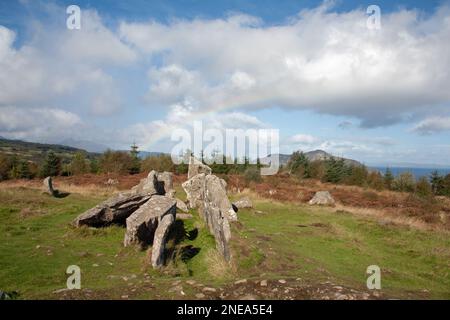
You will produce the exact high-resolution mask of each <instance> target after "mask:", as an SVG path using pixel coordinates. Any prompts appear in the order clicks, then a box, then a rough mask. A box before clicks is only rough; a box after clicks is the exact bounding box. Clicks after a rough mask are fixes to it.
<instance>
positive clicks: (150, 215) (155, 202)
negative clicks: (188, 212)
mask: <svg viewBox="0 0 450 320" xmlns="http://www.w3.org/2000/svg"><path fill="white" fill-rule="evenodd" d="M176 205H177V204H176V201H175V200H174V199H172V198H169V197H166V196H160V195H154V196H152V197H151V198H150V200H148V201H147V202H146V203H145V204H144V205H142V206H141V207H140V208H139V209H138V210H136V211H135V212H133V214H132V215H130V216H129V217H128V218H127V220H126V224H127V231H126V233H125V238H124V242H123V244H124V246H125V247H127V246H130V245H132V244H140V245H141V247H144V246H145V245H147V244H151V243H152V242H153V237H154V234H155V230H156V228H157V227H158V224H159V223H160V221H161V219H162V218H163V217H164V216H166V215H172V216H173V219H175V215H176V210H177V209H176Z"/></svg>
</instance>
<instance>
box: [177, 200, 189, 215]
mask: <svg viewBox="0 0 450 320" xmlns="http://www.w3.org/2000/svg"><path fill="white" fill-rule="evenodd" d="M175 200H176V202H177V209H179V210H180V211H183V212H188V211H189V208H188V206H187V204H186V203H184V201H181V200H180V199H178V198H175Z"/></svg>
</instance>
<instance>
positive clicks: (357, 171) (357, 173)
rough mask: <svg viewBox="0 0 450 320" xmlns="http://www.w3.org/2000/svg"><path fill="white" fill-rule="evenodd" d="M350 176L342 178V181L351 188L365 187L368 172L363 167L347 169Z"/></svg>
mask: <svg viewBox="0 0 450 320" xmlns="http://www.w3.org/2000/svg"><path fill="white" fill-rule="evenodd" d="M349 172H350V175H349V176H348V177H344V178H343V179H344V181H345V182H346V183H347V184H349V185H353V186H360V187H362V186H365V185H367V178H368V172H367V168H366V167H365V166H351V167H350V169H349Z"/></svg>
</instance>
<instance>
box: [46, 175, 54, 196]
mask: <svg viewBox="0 0 450 320" xmlns="http://www.w3.org/2000/svg"><path fill="white" fill-rule="evenodd" d="M44 188H45V192H46V193H48V194H49V195H51V196H55V195H56V190H55V189H53V183H52V177H47V178H45V179H44Z"/></svg>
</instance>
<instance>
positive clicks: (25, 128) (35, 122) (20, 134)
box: [0, 106, 82, 141]
mask: <svg viewBox="0 0 450 320" xmlns="http://www.w3.org/2000/svg"><path fill="white" fill-rule="evenodd" d="M81 125H82V121H81V119H80V118H79V117H78V116H77V115H76V114H74V113H71V112H68V111H65V110H61V109H56V108H34V109H21V108H17V107H15V106H6V107H0V135H1V136H3V137H5V138H9V137H11V138H15V139H26V140H32V141H33V140H44V141H45V140H51V141H55V140H54V139H55V138H58V137H59V139H62V138H63V137H67V136H68V133H69V132H71V131H72V130H74V129H77V128H79V127H80V126H81Z"/></svg>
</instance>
